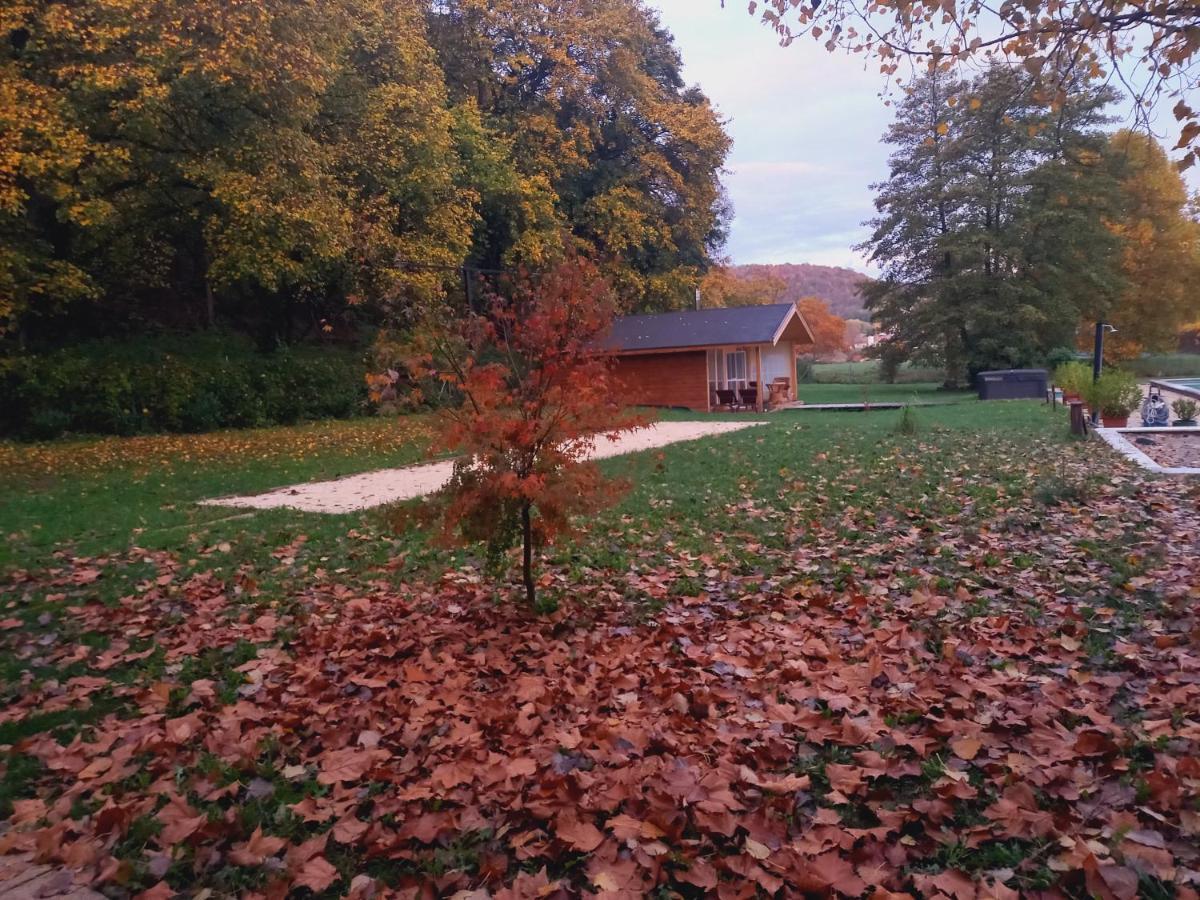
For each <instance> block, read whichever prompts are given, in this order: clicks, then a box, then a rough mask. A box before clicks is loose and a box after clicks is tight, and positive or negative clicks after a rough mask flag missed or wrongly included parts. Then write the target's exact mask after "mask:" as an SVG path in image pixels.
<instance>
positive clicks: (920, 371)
mask: <svg viewBox="0 0 1200 900" xmlns="http://www.w3.org/2000/svg"><path fill="white" fill-rule="evenodd" d="M943 374H944V373H943V372H942V370H941V369H937V368H931V367H929V366H918V365H914V364H913V363H903V364H902V365H901V366H900V370H899V371H898V372H897V373H896V381H897V382H899V383H901V384H905V383H908V384H920V383H924V382H939V383H940V381H941V379H942V376H943ZM812 380H813V381H816V382H819V383H822V384H879V383H880V382H881V379H880V377H879V360H877V359H864V360H859V361H858V362H841V363H813V366H812Z"/></svg>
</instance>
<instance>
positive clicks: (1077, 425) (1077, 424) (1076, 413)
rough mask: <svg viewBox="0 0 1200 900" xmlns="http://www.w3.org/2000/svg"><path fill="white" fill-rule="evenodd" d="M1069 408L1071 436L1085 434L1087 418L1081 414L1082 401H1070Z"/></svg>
mask: <svg viewBox="0 0 1200 900" xmlns="http://www.w3.org/2000/svg"><path fill="white" fill-rule="evenodd" d="M1070 406H1071V434H1087V426H1088V421H1087V416H1085V415H1084V414H1083V401H1081V400H1072V401H1071V403H1070Z"/></svg>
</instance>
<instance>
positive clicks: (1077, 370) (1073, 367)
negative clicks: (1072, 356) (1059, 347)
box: [1054, 362, 1092, 397]
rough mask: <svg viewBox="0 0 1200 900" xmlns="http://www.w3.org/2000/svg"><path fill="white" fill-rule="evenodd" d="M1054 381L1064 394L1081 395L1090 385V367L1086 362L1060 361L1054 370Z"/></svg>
mask: <svg viewBox="0 0 1200 900" xmlns="http://www.w3.org/2000/svg"><path fill="white" fill-rule="evenodd" d="M1054 383H1055V384H1056V385H1058V386H1059V387H1060V388H1062V389H1063V393H1064V394H1074V395H1076V396H1079V397H1082V396H1083V395H1084V394H1086V393H1087V391H1088V389H1089V388H1090V387H1091V385H1092V369H1091V367H1090V366H1089V365H1088V364H1087V363H1082V362H1065V363H1062V364H1061V365H1059V366H1058V367H1057V368H1056V369H1055V370H1054Z"/></svg>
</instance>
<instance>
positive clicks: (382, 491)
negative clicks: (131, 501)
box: [201, 420, 763, 514]
mask: <svg viewBox="0 0 1200 900" xmlns="http://www.w3.org/2000/svg"><path fill="white" fill-rule="evenodd" d="M762 424H763V423H762V422H757V421H753V420H750V421H745V422H712V421H710V422H658V423H657V424H655V425H651V426H650V427H648V428H640V429H638V430H637V431H634V432H629V433H627V434H623V435H621V436H620V437H619V438H617V439H616V440H615V441H608V440H600V441H598V442H597V443H596V447H595V450H593V452H592V453H591V454H590V455H591V458H592V459H603V458H605V457H608V456H620V455H621V454H623V453H636V452H638V451H639V450H652V449H653V448H655V447H665V446H666V445H667V444H675V443H678V442H680V441H694V440H697V439H699V438H703V437H709V436H711V435H714V434H726V433H728V432H731V431H740V430H741V429H743V428H750V427H752V426H754V425H762ZM453 470H454V463H453V462H452V461H450V460H441V461H439V462H433V463H424V464H422V465H419V466H406V467H405V468H402V469H380V470H378V471H375V472H365V473H363V474H362V475H351V476H349V477H347V478H338V479H337V480H335V481H314V482H308V483H306V484H296V485H292V486H291V487H285V488H279V489H278V490H274V491H269V492H268V493H265V494H254V495H252V496H246V497H217V498H215V499H212V500H203V501H201V502H202V503H203V504H205V505H208V506H238V507H248V508H251V509H277V508H279V507H287V508H290V509H299V510H302V511H303V512H316V513H334V514H338V513H351V512H357V511H358V510H361V509H368V508H370V507H372V506H379V505H381V504H384V503H392V502H394V501H396V500H411V499H412V498H413V497H420V496H422V495H423V494H429V493H432V492H433V491H436V490H437V489H438V488H440V487H441V486H442V485H444V484H445V483H446V482H447V481H448V480H449V479H450V475H451V473H452V472H453Z"/></svg>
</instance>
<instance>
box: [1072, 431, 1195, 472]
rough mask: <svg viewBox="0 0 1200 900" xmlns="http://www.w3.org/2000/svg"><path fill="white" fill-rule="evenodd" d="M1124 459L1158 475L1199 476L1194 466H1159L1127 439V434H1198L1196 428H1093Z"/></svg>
mask: <svg viewBox="0 0 1200 900" xmlns="http://www.w3.org/2000/svg"><path fill="white" fill-rule="evenodd" d="M1092 433H1093V434H1095V435H1096V436H1097V437H1099V438H1100V440H1102V441H1104V442H1105V443H1106V444H1108V445H1109V446H1110V447H1112V448H1113V449H1114V450H1116V451H1117V452H1118V453H1120V454H1121V455H1122V456H1124V457H1125V458H1126V459H1128V460H1131V461H1133V462H1135V463H1137V464H1138V465H1139V466H1141V467H1142V468H1143V469H1148V470H1149V471H1151V472H1154V473H1156V474H1158V475H1200V467H1196V466H1160V465H1159V464H1158V463H1156V462H1155V461H1154V460H1152V459H1151V458H1150V457H1149V456H1147V455H1146V454H1145V453H1143V452H1142V451H1141V450H1139V449H1138V447H1137V446H1136V445H1135V444H1134V443H1133V442H1132V441H1130V440H1129V439H1127V438H1126V437H1125V435H1127V434H1200V427H1196V428H1179V427H1176V428H1095V429H1093V431H1092Z"/></svg>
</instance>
